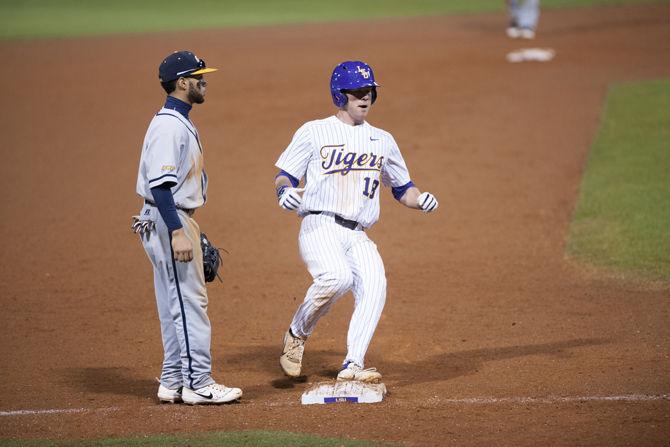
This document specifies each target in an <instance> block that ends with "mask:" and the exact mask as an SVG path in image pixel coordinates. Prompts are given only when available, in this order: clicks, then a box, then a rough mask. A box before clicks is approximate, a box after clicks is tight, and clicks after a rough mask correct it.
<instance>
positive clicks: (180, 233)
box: [172, 228, 193, 262]
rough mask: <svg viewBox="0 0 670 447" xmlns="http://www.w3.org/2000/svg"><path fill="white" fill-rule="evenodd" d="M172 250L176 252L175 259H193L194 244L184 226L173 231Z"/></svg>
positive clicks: (182, 260)
mask: <svg viewBox="0 0 670 447" xmlns="http://www.w3.org/2000/svg"><path fill="white" fill-rule="evenodd" d="M172 252H173V253H174V259H175V261H179V262H189V261H191V259H193V244H192V243H191V240H190V239H189V238H188V236H186V233H184V229H183V228H179V229H177V230H174V231H173V232H172Z"/></svg>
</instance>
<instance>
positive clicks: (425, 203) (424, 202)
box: [417, 192, 438, 213]
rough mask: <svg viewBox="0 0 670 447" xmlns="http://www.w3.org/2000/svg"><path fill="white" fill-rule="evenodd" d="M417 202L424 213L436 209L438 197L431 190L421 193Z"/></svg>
mask: <svg viewBox="0 0 670 447" xmlns="http://www.w3.org/2000/svg"><path fill="white" fill-rule="evenodd" d="M417 203H418V205H419V208H421V210H422V211H423V212H424V213H430V212H432V211H435V210H436V209H437V207H438V203H437V199H436V198H435V196H434V195H432V194H431V193H429V192H423V193H421V195H419V198H418V199H417Z"/></svg>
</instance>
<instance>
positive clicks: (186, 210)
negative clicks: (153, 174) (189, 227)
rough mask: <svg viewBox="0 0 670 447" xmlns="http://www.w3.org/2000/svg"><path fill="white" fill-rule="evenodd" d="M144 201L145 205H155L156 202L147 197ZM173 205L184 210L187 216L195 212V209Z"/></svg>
mask: <svg viewBox="0 0 670 447" xmlns="http://www.w3.org/2000/svg"><path fill="white" fill-rule="evenodd" d="M144 203H146V204H147V205H151V206H156V204H155V203H154V202H152V201H151V200H148V199H144ZM175 207H176V208H177V209H178V210H182V211H183V212H185V213H186V214H188V215H189V216H192V215H193V214H194V213H195V209H189V208H182V207H181V206H176V205H175Z"/></svg>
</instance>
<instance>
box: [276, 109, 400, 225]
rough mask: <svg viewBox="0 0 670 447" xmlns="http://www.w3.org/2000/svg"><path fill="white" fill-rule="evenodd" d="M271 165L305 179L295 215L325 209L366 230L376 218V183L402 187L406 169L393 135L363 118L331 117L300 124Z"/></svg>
mask: <svg viewBox="0 0 670 447" xmlns="http://www.w3.org/2000/svg"><path fill="white" fill-rule="evenodd" d="M276 166H277V167H278V168H279V169H282V170H284V171H286V172H288V173H289V174H291V175H292V176H293V177H295V178H297V179H302V178H303V177H305V192H304V194H303V201H302V205H301V206H300V208H299V209H298V214H299V215H301V216H304V215H306V214H308V213H309V211H329V212H332V213H335V214H339V215H340V216H342V217H343V218H345V219H349V220H355V221H357V222H358V223H360V224H361V225H363V226H364V227H365V228H369V227H371V226H372V225H374V223H375V222H376V221H377V220H378V219H379V186H380V185H379V183H380V181H381V182H382V183H383V184H384V185H386V186H390V187H393V188H395V187H399V186H404V185H406V184H407V183H409V181H410V177H409V172H408V170H407V166H406V165H405V160H403V158H402V154H401V153H400V149H399V148H398V145H397V144H396V142H395V140H394V139H393V136H392V135H391V134H390V133H388V132H386V131H385V130H382V129H378V128H376V127H374V126H371V125H370V124H368V123H367V122H364V123H363V124H360V125H357V126H351V125H348V124H346V123H344V122H342V121H340V120H339V119H338V118H337V117H336V116H330V117H328V118H325V119H321V120H315V121H309V122H307V123H305V124H303V125H302V126H301V127H300V128H299V129H298V130H297V131H296V133H295V135H294V136H293V140H292V141H291V143H290V144H289V145H288V147H287V148H286V150H284V152H283V153H282V154H281V156H280V157H279V159H278V160H277V163H276Z"/></svg>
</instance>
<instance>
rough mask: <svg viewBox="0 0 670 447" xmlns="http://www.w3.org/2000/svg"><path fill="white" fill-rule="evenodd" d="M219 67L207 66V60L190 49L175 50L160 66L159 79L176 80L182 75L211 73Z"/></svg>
mask: <svg viewBox="0 0 670 447" xmlns="http://www.w3.org/2000/svg"><path fill="white" fill-rule="evenodd" d="M216 70H218V68H211V67H207V65H206V64H205V61H204V60H202V59H199V58H198V56H196V55H195V54H193V53H191V52H190V51H175V52H174V53H172V54H170V55H169V56H168V57H166V58H165V59H163V62H161V64H160V65H159V66H158V79H159V80H160V81H161V82H169V81H174V80H175V79H178V78H180V77H182V76H192V75H199V74H205V73H211V72H213V71H216Z"/></svg>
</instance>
